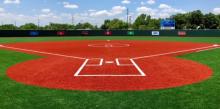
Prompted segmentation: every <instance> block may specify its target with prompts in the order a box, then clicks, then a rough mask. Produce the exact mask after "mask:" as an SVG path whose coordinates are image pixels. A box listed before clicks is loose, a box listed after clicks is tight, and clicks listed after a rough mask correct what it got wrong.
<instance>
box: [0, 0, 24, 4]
mask: <svg viewBox="0 0 220 109" xmlns="http://www.w3.org/2000/svg"><path fill="white" fill-rule="evenodd" d="M20 3H21V1H20V0H4V4H20Z"/></svg>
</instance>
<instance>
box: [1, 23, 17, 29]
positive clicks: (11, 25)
mask: <svg viewBox="0 0 220 109" xmlns="http://www.w3.org/2000/svg"><path fill="white" fill-rule="evenodd" d="M0 29H1V30H15V29H17V27H16V26H14V25H13V24H5V25H1V26H0Z"/></svg>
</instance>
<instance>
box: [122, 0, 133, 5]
mask: <svg viewBox="0 0 220 109" xmlns="http://www.w3.org/2000/svg"><path fill="white" fill-rule="evenodd" d="M121 3H122V4H130V3H131V1H130V0H123V1H121Z"/></svg>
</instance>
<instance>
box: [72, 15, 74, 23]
mask: <svg viewBox="0 0 220 109" xmlns="http://www.w3.org/2000/svg"><path fill="white" fill-rule="evenodd" d="M72 25H74V15H73V14H72Z"/></svg>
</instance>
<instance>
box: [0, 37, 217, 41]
mask: <svg viewBox="0 0 220 109" xmlns="http://www.w3.org/2000/svg"><path fill="white" fill-rule="evenodd" d="M65 40H158V41H182V42H204V43H220V37H150V36H149V37H144V36H139V37H138V36H127V37H125V36H124V37H122V36H121V37H117V36H116V37H109V36H102V37H101V36H96V37H23V38H20V37H12V38H0V43H16V42H42V41H65Z"/></svg>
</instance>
